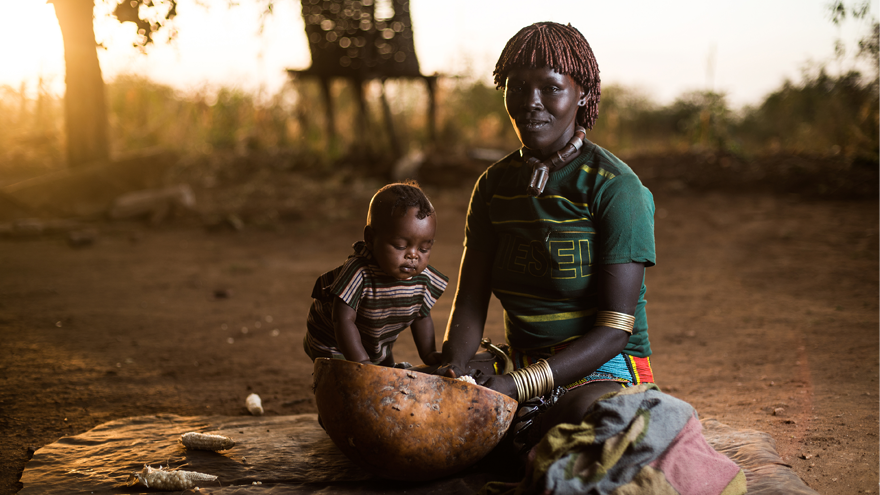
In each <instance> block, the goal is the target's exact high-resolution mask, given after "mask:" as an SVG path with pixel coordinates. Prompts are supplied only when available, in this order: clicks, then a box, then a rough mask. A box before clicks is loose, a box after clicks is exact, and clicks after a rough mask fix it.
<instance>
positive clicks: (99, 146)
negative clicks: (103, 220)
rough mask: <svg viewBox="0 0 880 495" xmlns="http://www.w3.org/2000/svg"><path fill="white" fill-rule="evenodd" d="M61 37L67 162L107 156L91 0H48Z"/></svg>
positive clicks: (104, 108) (78, 163) (79, 162)
mask: <svg viewBox="0 0 880 495" xmlns="http://www.w3.org/2000/svg"><path fill="white" fill-rule="evenodd" d="M49 1H50V3H52V4H54V5H55V17H57V18H58V24H59V26H60V27H61V36H62V37H63V38H64V64H65V71H66V74H65V77H64V82H65V84H66V86H67V91H66V93H65V95H64V112H65V121H66V128H67V164H68V166H71V167H76V166H81V165H86V164H88V163H92V162H96V161H104V160H107V158H108V156H109V145H108V142H107V104H106V101H105V97H104V79H103V78H102V76H101V66H100V65H99V64H98V52H97V43H95V30H94V27H93V19H94V13H93V11H94V1H93V0H49Z"/></svg>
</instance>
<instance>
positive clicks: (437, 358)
mask: <svg viewBox="0 0 880 495" xmlns="http://www.w3.org/2000/svg"><path fill="white" fill-rule="evenodd" d="M442 358H443V354H442V353H440V352H438V351H434V352H432V353H431V354H428V355H427V356H425V359H424V360H423V361H424V362H425V364H428V365H432V366H433V365H437V364H440V362H441V359H442Z"/></svg>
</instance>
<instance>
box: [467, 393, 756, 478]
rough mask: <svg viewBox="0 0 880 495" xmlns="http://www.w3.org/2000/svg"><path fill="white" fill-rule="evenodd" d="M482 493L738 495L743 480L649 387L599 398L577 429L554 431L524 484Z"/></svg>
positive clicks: (689, 412) (672, 401) (680, 411)
mask: <svg viewBox="0 0 880 495" xmlns="http://www.w3.org/2000/svg"><path fill="white" fill-rule="evenodd" d="M505 489H507V491H506V492H505ZM483 492H484V493H502V492H505V493H515V494H529V493H541V494H548V495H549V494H558V495H567V494H597V495H598V494H614V495H635V494H656V493H663V494H665V493H669V494H681V495H688V494H695V495H696V494H699V495H738V494H744V493H746V479H745V475H744V474H743V472H742V470H741V469H740V468H739V467H738V466H737V465H736V464H735V463H734V462H733V461H731V460H730V459H728V458H727V457H725V456H723V455H721V454H719V453H718V452H715V450H713V449H712V447H710V446H709V444H708V443H706V440H705V439H704V438H703V436H702V434H701V425H700V422H699V420H698V419H697V414H696V411H695V410H694V408H693V407H691V405H690V404H688V403H687V402H684V401H682V400H680V399H676V398H675V397H672V396H671V395H667V394H664V393H662V392H660V390H659V389H658V388H657V386H656V385H654V384H652V383H647V384H642V385H637V386H635V387H630V388H627V389H623V390H622V391H620V392H615V393H612V394H608V395H605V396H603V397H602V398H600V399H599V400H598V401H596V403H595V404H594V405H593V406H592V407H591V408H590V411H589V412H588V413H587V415H586V416H585V417H584V420H583V421H582V422H581V423H580V424H577V425H576V424H565V423H563V424H560V425H557V426H555V427H554V428H552V429H551V430H550V431H549V432H547V434H546V435H545V436H544V438H543V439H541V442H540V443H538V445H537V447H536V449H535V457H534V459H533V461H532V462H531V466H530V468H529V470H528V472H527V474H526V477H525V479H523V481H522V482H520V483H519V484H518V485H516V486H513V487H512V486H510V485H509V484H508V485H502V484H498V485H493V484H489V485H487V486H486V487H484V490H483Z"/></svg>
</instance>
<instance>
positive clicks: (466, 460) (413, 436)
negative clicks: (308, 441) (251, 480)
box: [315, 358, 517, 481]
mask: <svg viewBox="0 0 880 495" xmlns="http://www.w3.org/2000/svg"><path fill="white" fill-rule="evenodd" d="M315 402H316V403H317V405H318V413H319V414H320V416H321V422H322V423H323V425H324V429H325V430H326V431H327V434H328V435H330V438H331V439H332V440H333V443H335V444H336V446H337V447H339V450H341V451H342V452H343V453H344V454H345V455H346V456H347V457H348V458H349V459H351V460H352V461H353V462H355V463H356V464H358V465H360V466H361V467H363V468H364V469H366V470H368V471H370V472H372V473H373V474H376V475H378V476H381V477H383V478H388V479H395V480H412V481H423V480H430V479H435V478H440V477H443V476H448V475H450V474H453V473H456V472H458V471H461V470H462V469H465V468H467V467H469V466H471V465H472V464H474V463H476V462H477V461H479V460H480V459H482V458H483V457H484V456H485V455H486V454H488V453H489V451H491V450H492V449H493V448H494V447H495V446H496V445H497V444H498V442H499V441H501V438H502V437H504V435H505V433H506V432H507V429H508V428H509V427H510V423H511V421H512V420H513V415H514V413H516V407H517V403H516V401H515V400H513V399H511V398H510V397H507V396H506V395H504V394H501V393H498V392H495V391H494V390H490V389H488V388H485V387H481V386H479V385H473V384H470V383H466V382H463V381H458V380H453V379H451V378H446V377H441V376H436V375H427V374H424V373H418V372H415V371H410V370H404V369H395V368H385V367H381V366H372V365H366V364H360V363H355V362H352V361H343V360H340V359H326V358H318V359H316V360H315Z"/></svg>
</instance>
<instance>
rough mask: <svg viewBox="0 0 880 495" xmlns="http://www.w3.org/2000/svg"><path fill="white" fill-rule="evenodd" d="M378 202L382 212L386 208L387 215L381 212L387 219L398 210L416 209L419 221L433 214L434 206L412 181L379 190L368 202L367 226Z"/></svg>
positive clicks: (417, 184)
mask: <svg viewBox="0 0 880 495" xmlns="http://www.w3.org/2000/svg"><path fill="white" fill-rule="evenodd" d="M379 202H381V203H383V208H382V209H383V210H386V208H387V213H384V212H383V216H384V215H386V214H387V215H388V217H389V218H390V217H391V216H393V215H394V212H395V211H396V210H397V209H398V208H404V209H409V208H413V207H415V208H418V209H419V211H418V212H416V218H418V219H419V220H421V219H423V218H426V217H429V216H431V215H433V214H434V206H433V205H432V204H431V201H429V200H428V196H426V195H425V192H424V191H422V188H421V187H419V183H418V182H416V181H414V180H406V181H404V182H395V183H393V184H388V185H386V186H383V187H382V188H381V189H379V190H378V191H377V192H376V194H374V195H373V199H372V200H371V201H370V211H369V212H368V213H367V225H371V224H372V220H373V214H374V211H373V210H374V209H375V207H376V206H377V204H378V203H379Z"/></svg>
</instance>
